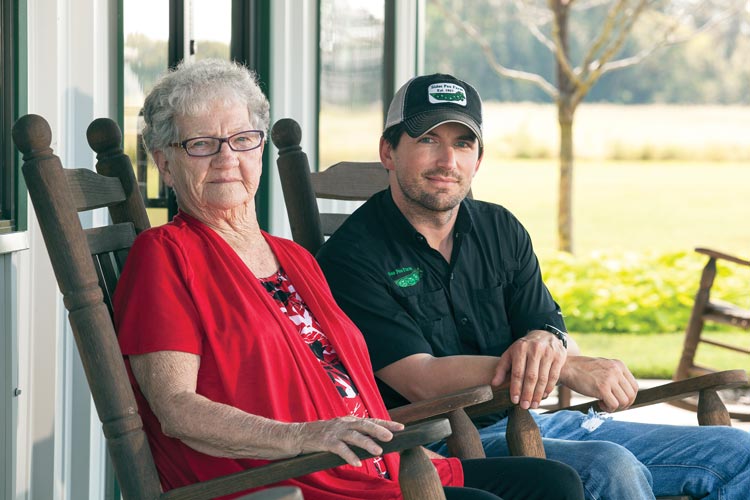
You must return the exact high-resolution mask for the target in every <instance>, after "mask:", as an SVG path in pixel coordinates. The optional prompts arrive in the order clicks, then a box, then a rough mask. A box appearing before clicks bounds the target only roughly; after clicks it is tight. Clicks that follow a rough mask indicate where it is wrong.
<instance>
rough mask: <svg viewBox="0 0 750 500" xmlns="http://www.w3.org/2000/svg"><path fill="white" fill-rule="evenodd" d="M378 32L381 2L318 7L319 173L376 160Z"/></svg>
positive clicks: (337, 0)
mask: <svg viewBox="0 0 750 500" xmlns="http://www.w3.org/2000/svg"><path fill="white" fill-rule="evenodd" d="M384 28H385V2H384V1H383V0H381V1H371V0H321V2H320V84H319V99H320V104H319V106H320V108H319V118H318V120H319V121H318V131H319V133H318V138H319V139H318V151H319V162H318V163H319V165H320V166H321V168H325V166H328V165H331V164H333V163H336V162H338V161H341V160H350V161H377V160H378V139H379V138H380V133H381V132H382V127H383V121H384V120H383V109H382V108H383V67H384V64H383V53H384V45H383V42H384Z"/></svg>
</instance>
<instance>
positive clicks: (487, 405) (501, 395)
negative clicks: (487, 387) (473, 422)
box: [466, 383, 516, 418]
mask: <svg viewBox="0 0 750 500" xmlns="http://www.w3.org/2000/svg"><path fill="white" fill-rule="evenodd" d="M514 406H516V405H515V404H514V403H513V402H512V401H511V400H510V384H509V383H505V384H503V385H501V386H499V387H493V388H492V399H491V400H489V401H487V402H484V403H480V404H477V405H474V406H471V407H468V408H466V414H467V415H469V417H472V418H473V417H481V416H482V415H488V414H490V413H497V412H499V411H503V410H509V409H511V408H512V407H514Z"/></svg>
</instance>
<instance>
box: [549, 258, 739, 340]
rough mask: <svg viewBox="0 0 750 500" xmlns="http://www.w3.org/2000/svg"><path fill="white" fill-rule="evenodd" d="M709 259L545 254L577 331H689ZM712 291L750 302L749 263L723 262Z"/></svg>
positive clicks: (554, 285) (573, 329)
mask: <svg viewBox="0 0 750 500" xmlns="http://www.w3.org/2000/svg"><path fill="white" fill-rule="evenodd" d="M706 260H707V258H706V257H705V256H702V255H699V254H696V253H694V252H678V253H667V254H655V253H644V254H638V253H614V252H595V253H592V254H591V255H587V256H573V255H570V254H566V253H555V254H552V255H545V256H542V257H540V261H541V266H542V272H543V276H544V279H545V282H546V283H547V286H548V287H549V289H550V290H551V292H552V294H553V296H554V297H555V299H556V300H557V302H558V303H559V304H560V307H561V308H562V311H563V314H564V315H565V322H566V325H567V327H568V329H569V330H570V331H571V332H577V333H580V332H620V333H623V332H628V333H659V332H678V331H684V329H685V326H686V324H687V322H688V319H689V317H690V310H691V308H692V305H693V299H694V297H695V292H696V291H697V289H698V283H699V280H700V275H701V271H702V269H703V266H704V265H705V263H706ZM711 296H712V297H716V298H721V299H722V300H726V301H729V302H732V303H735V304H738V305H741V306H742V307H747V308H750V269H748V268H743V267H741V266H738V265H735V264H726V263H721V262H720V264H719V267H718V274H717V277H716V281H715V283H714V286H713V288H712V295H711ZM707 328H710V329H715V330H721V329H726V328H728V327H722V326H718V325H707Z"/></svg>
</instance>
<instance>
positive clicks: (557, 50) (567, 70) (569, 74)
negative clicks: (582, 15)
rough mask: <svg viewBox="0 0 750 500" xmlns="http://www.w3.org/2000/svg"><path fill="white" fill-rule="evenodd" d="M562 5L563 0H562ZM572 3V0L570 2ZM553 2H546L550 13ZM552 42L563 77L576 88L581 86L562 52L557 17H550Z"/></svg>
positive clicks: (553, 7) (553, 10)
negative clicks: (563, 73)
mask: <svg viewBox="0 0 750 500" xmlns="http://www.w3.org/2000/svg"><path fill="white" fill-rule="evenodd" d="M562 1H563V3H564V0H562ZM570 1H571V2H572V0H570ZM554 2H555V0H547V5H548V6H549V9H550V11H552V12H555V6H554V5H553V3H554ZM552 40H554V42H555V51H554V55H555V59H556V60H557V64H559V65H560V68H562V70H563V71H564V72H565V75H566V76H567V77H568V78H569V79H570V81H571V82H572V83H573V85H574V86H575V87H576V88H577V87H578V86H579V85H581V80H580V78H579V76H578V73H577V72H576V71H574V70H573V68H572V67H571V65H570V60H569V59H568V55H567V54H566V53H565V52H564V51H563V47H564V45H563V41H562V40H561V39H560V23H559V22H558V19H557V16H555V15H553V16H552Z"/></svg>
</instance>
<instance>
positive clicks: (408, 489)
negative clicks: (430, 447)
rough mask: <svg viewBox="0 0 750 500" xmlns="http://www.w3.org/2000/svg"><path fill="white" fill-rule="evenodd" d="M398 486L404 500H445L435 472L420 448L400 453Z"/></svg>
mask: <svg viewBox="0 0 750 500" xmlns="http://www.w3.org/2000/svg"><path fill="white" fill-rule="evenodd" d="M399 484H400V485H401V493H402V494H403V495H404V500H428V499H429V500H433V499H434V500H445V491H443V486H442V484H441V483H440V477H439V476H438V473H437V470H435V466H434V465H432V462H431V461H430V459H429V458H427V454H425V452H424V450H422V449H421V448H411V449H408V450H404V451H402V452H401V468H400V470H399Z"/></svg>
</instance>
